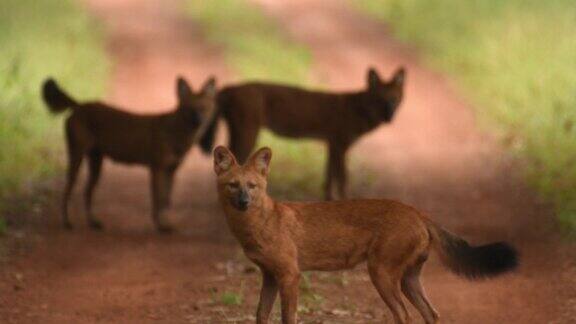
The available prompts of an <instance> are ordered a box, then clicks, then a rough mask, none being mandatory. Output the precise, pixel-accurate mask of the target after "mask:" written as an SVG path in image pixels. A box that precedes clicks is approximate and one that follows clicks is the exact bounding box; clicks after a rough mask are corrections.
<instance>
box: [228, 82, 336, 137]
mask: <svg viewBox="0 0 576 324" xmlns="http://www.w3.org/2000/svg"><path fill="white" fill-rule="evenodd" d="M343 99H344V97H343V96H342V95H339V94H332V93H326V92H319V91H310V90H305V89H302V88H298V87H292V86H285V85H278V84H271V83H246V84H242V85H238V86H231V87H226V88H224V89H223V90H222V91H221V92H220V93H219V96H218V104H219V107H221V109H222V113H223V114H224V117H225V118H226V120H227V121H228V122H229V123H231V124H243V125H248V126H247V127H260V125H262V126H265V127H267V128H269V129H271V130H273V131H274V132H276V133H277V134H279V135H284V136H290V137H313V138H324V137H325V136H326V135H327V134H329V133H331V132H333V129H332V127H333V126H334V124H335V123H334V122H336V121H337V120H338V115H339V113H341V107H342V105H343V103H344V102H343ZM319 117H321V118H319ZM251 121H255V122H251ZM256 123H257V124H258V125H256ZM245 127H246V126H245Z"/></svg>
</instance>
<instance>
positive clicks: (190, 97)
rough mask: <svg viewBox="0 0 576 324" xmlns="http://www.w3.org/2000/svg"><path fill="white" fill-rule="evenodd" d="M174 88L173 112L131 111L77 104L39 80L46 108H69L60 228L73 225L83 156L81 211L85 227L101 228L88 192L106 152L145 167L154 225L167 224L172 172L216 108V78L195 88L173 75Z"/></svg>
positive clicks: (51, 83)
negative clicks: (72, 211) (84, 178)
mask: <svg viewBox="0 0 576 324" xmlns="http://www.w3.org/2000/svg"><path fill="white" fill-rule="evenodd" d="M176 87H177V95H178V106H177V108H176V109H175V110H174V111H172V112H170V113H165V114H158V115H136V114H131V113H128V112H124V111H121V110H118V109H116V108H114V107H111V106H108V105H106V104H104V103H101V102H88V103H78V102H77V101H76V100H74V99H72V98H71V97H70V96H68V95H67V94H66V93H64V91H62V90H61V89H60V88H59V87H58V85H57V84H56V82H55V81H54V80H52V79H49V80H47V81H46V82H45V83H44V85H43V97H44V101H45V102H46V104H47V105H48V108H50V111H51V112H53V113H61V112H64V111H66V110H71V112H72V113H71V114H70V116H69V117H68V118H67V120H66V129H65V130H66V140H67V148H68V176H67V181H66V188H65V190H64V197H63V201H62V217H63V222H64V226H65V227H67V228H72V224H71V223H70V220H69V217H68V201H69V200H70V195H71V193H72V189H73V188H74V183H75V182H76V177H77V175H78V171H79V169H80V166H81V164H82V159H83V158H84V156H86V157H87V158H88V163H89V169H88V170H89V178H88V181H87V184H86V189H85V192H84V199H85V206H84V207H85V213H86V217H87V218H88V223H89V225H90V227H92V228H94V229H101V228H102V223H101V222H100V221H99V220H98V219H97V218H96V217H95V216H94V215H93V212H92V196H93V193H94V188H95V187H96V185H97V183H98V179H99V178H100V173H101V169H102V160H103V158H104V157H105V156H107V157H110V158H111V159H113V160H115V161H118V162H122V163H129V164H141V165H145V166H147V167H148V168H149V169H150V177H151V191H152V218H153V220H154V224H155V226H156V229H157V230H158V231H161V232H167V231H170V230H171V229H172V228H171V227H170V226H169V225H168V224H166V223H165V222H164V221H163V220H162V212H163V211H164V210H165V209H166V208H167V207H168V206H169V205H170V196H171V192H172V187H173V180H174V173H175V172H176V170H177V168H178V166H179V165H180V163H181V162H182V159H183V158H184V155H185V154H186V152H188V150H189V149H190V147H191V146H192V144H193V143H194V142H195V141H196V139H197V137H198V136H201V135H202V133H203V131H204V129H205V128H206V126H207V125H208V121H209V120H210V119H211V118H212V116H213V114H214V112H215V107H214V106H215V95H216V81H215V79H214V78H210V79H209V80H208V81H206V83H205V84H204V86H203V87H202V89H201V90H200V91H199V92H197V93H194V92H193V91H192V89H191V88H190V86H189V85H188V83H187V82H186V81H185V80H184V79H182V78H179V79H178V81H177V86H176Z"/></svg>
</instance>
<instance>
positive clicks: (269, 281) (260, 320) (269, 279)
mask: <svg viewBox="0 0 576 324" xmlns="http://www.w3.org/2000/svg"><path fill="white" fill-rule="evenodd" d="M260 270H261V271H262V290H261V291H260V302H259V303H258V311H257V313H256V323H257V324H267V323H268V319H269V318H270V313H271V312H272V307H273V306H274V301H275V300H276V295H278V284H277V283H276V279H275V278H274V275H272V274H271V273H270V272H269V271H268V270H266V269H264V268H260Z"/></svg>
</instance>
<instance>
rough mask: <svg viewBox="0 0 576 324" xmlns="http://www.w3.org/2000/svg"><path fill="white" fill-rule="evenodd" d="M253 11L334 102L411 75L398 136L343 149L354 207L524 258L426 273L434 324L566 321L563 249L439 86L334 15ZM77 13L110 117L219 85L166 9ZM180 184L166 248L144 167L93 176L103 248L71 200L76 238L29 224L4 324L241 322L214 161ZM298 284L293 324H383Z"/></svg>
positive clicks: (352, 300)
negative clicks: (413, 215)
mask: <svg viewBox="0 0 576 324" xmlns="http://www.w3.org/2000/svg"><path fill="white" fill-rule="evenodd" d="M254 3H255V4H256V5H259V6H261V7H262V8H263V9H264V10H265V12H266V13H267V14H269V15H270V16H271V17H273V18H275V19H277V20H278V21H279V23H280V24H281V26H284V27H285V28H286V31H287V33H288V34H289V35H291V37H293V38H294V39H296V40H298V41H300V42H302V43H304V44H307V45H308V46H309V47H310V48H311V50H312V53H313V57H314V70H313V76H314V78H316V80H318V82H319V83H321V84H324V85H326V86H329V87H330V88H336V89H353V88H357V87H359V86H361V85H362V84H363V80H364V73H365V70H366V67H367V66H369V65H374V66H376V67H378V68H379V69H380V70H381V71H382V72H385V73H391V72H392V71H393V69H394V68H395V67H396V66H398V65H400V64H401V65H404V66H406V67H407V69H408V71H409V72H408V73H409V74H408V83H407V84H408V89H407V94H406V101H405V103H404V104H403V106H402V108H401V111H400V113H399V115H398V117H397V119H396V120H395V122H394V124H393V125H391V126H389V127H381V128H380V129H378V130H377V131H375V132H374V133H372V134H370V135H369V136H366V138H365V139H363V140H362V141H361V142H360V143H359V144H358V145H357V147H355V148H354V150H353V153H352V154H353V155H354V156H356V157H358V159H360V160H361V163H363V164H365V165H366V166H367V167H368V168H369V169H370V170H371V171H370V172H371V173H372V174H373V175H374V178H375V179H376V180H375V183H373V184H372V185H371V186H369V187H366V188H365V187H355V188H353V192H352V194H353V195H354V196H371V197H392V198H398V199H401V200H403V201H405V202H408V203H411V204H414V205H415V206H417V207H419V208H420V209H423V210H425V211H426V212H428V213H429V214H430V215H432V217H433V218H435V219H437V220H438V221H439V222H441V223H443V224H445V225H446V227H448V228H450V229H451V230H453V231H455V232H458V233H460V234H462V235H463V236H465V237H466V238H468V239H470V240H471V241H472V242H476V243H482V242H485V241H487V240H492V239H505V240H509V241H511V242H512V243H513V244H515V245H516V246H517V247H518V249H519V250H520V252H521V257H522V266H521V268H520V270H519V271H518V272H516V273H514V274H510V275H506V276H503V277H501V278H498V279H496V280H493V281H483V282H473V283H470V282H467V281H464V280H462V279H459V278H456V277H455V276H453V275H451V274H449V273H448V272H447V271H446V270H445V269H444V268H443V267H441V266H440V265H439V264H438V262H437V260H436V258H432V260H431V262H429V263H428V265H427V267H426V270H425V275H424V279H423V280H424V283H425V287H426V288H427V290H428V292H429V295H430V298H431V300H432V302H433V303H434V304H435V305H436V307H437V309H438V311H439V313H440V314H441V316H442V319H443V322H444V323H478V324H480V323H483V324H484V323H573V322H574V321H576V317H575V310H574V308H576V301H575V300H576V294H575V289H574V288H575V287H576V283H575V282H574V280H575V279H574V278H576V272H575V271H574V269H575V268H576V264H575V261H574V260H576V258H575V255H574V252H573V251H574V246H573V245H571V244H569V243H567V242H561V240H560V239H559V235H558V234H557V232H556V230H555V228H554V224H553V221H552V217H553V216H552V214H551V211H550V209H549V208H548V207H547V206H546V205H544V204H543V203H541V202H539V200H538V199H537V197H536V196H535V195H534V194H533V193H532V192H531V191H530V190H528V189H527V188H526V186H524V185H523V183H522V181H521V178H520V176H519V175H518V172H517V171H516V170H517V167H516V165H517V164H516V163H514V161H512V159H511V158H510V157H508V156H506V154H504V153H503V152H502V150H501V149H500V148H499V147H498V145H496V143H495V141H494V139H493V138H490V137H489V136H487V135H486V134H484V133H482V132H481V131H480V130H479V129H478V127H477V126H476V122H475V119H474V115H473V114H472V109H471V108H470V107H469V106H468V105H467V104H466V102H465V101H464V100H462V99H461V98H460V97H459V95H458V94H457V92H456V91H455V88H454V87H453V86H452V85H451V84H450V83H449V82H448V81H447V80H445V79H444V78H443V77H442V76H441V75H439V74H437V73H434V72H431V71H430V70H428V69H426V68H425V67H423V66H422V65H421V64H420V63H419V60H418V58H417V56H415V55H414V51H413V50H412V49H410V48H407V47H405V46H402V45H400V44H398V43H397V42H395V41H393V40H392V38H391V37H390V35H389V34H388V32H387V29H386V28H385V27H384V26H382V25H380V24H378V23H376V22H374V21H371V20H369V19H366V18H365V17H362V16H360V15H359V14H357V13H354V12H353V11H352V10H350V8H349V7H348V6H347V3H345V2H342V1H330V2H328V1H319V0H318V1H314V0H292V1H276V0H254ZM88 8H89V9H90V10H92V11H93V12H94V13H95V14H96V15H97V16H98V17H99V18H101V19H102V21H103V22H104V24H105V25H106V26H107V34H108V39H109V44H110V53H111V55H112V58H113V60H114V73H113V79H112V83H111V88H110V92H109V93H110V95H109V97H108V100H109V101H110V102H113V103H116V104H118V105H121V106H124V107H134V108H136V110H137V111H141V112H153V111H160V110H161V109H162V108H169V107H170V106H171V105H172V104H174V102H175V97H174V79H175V76H176V75H178V74H183V75H185V76H187V77H189V79H190V80H191V82H192V83H193V84H194V85H199V83H200V82H201V81H202V80H203V79H204V78H205V77H206V76H207V75H209V74H215V75H217V76H218V77H219V78H220V80H227V79H229V78H230V74H229V73H228V71H227V70H226V68H225V64H224V63H223V61H222V59H221V55H220V52H219V49H218V48H215V47H213V46H212V45H209V44H207V43H206V42H204V41H203V40H202V37H201V33H200V32H199V30H198V28H197V26H195V25H194V24H193V23H191V22H190V21H188V20H186V19H185V18H184V17H183V16H181V14H180V12H179V10H178V6H177V2H175V1H166V0H164V1H153V0H146V1H138V0H122V1H118V0H105V1H103V0H91V1H89V2H88ZM179 174H180V176H179V178H178V182H177V187H176V188H175V193H176V196H175V197H174V198H175V199H174V202H175V205H174V208H173V211H172V212H171V213H170V218H171V220H172V222H173V223H175V224H176V225H177V227H178V228H180V229H181V230H180V231H179V232H178V233H176V234H174V235H170V236H166V235H158V234H156V233H155V232H154V231H153V227H152V224H151V221H150V216H149V199H148V198H149V197H148V196H149V194H148V179H147V173H146V171H145V170H143V169H140V168H127V167H124V166H116V165H112V164H111V163H107V164H105V170H104V177H103V182H102V184H101V186H100V187H99V189H98V193H97V198H96V199H97V200H96V208H97V211H98V213H99V215H100V216H101V218H102V220H103V221H104V223H105V225H106V231H104V232H102V233H94V232H91V231H90V230H88V229H87V228H86V226H85V222H84V219H83V217H82V216H81V208H80V206H81V203H80V199H79V198H80V197H79V195H78V197H76V199H75V201H76V205H77V206H76V209H75V213H74V214H75V215H76V216H75V217H74V219H73V220H74V223H75V224H76V225H77V226H76V229H75V230H74V231H73V232H65V231H63V230H62V229H61V228H60V226H59V223H58V208H57V206H58V205H57V202H56V200H55V201H54V202H53V203H50V204H49V205H48V207H47V208H46V209H45V210H42V211H41V214H42V215H41V217H40V219H41V220H40V221H36V222H32V223H33V225H31V227H32V228H31V229H29V230H28V229H26V227H25V228H23V229H22V231H23V233H25V235H28V236H30V237H33V239H32V243H30V244H29V247H28V248H27V249H24V251H21V252H20V253H18V255H17V256H15V257H14V258H13V260H12V261H11V263H10V264H8V265H7V268H6V269H4V270H3V271H1V273H2V276H3V279H5V280H3V283H2V284H0V289H1V293H0V319H2V321H5V322H8V323H96V322H102V323H112V322H114V323H147V322H163V323H223V322H251V321H253V320H254V318H253V316H252V314H253V312H254V309H255V304H256V298H257V291H258V286H257V285H258V282H259V278H258V274H257V273H254V272H253V269H252V268H251V267H250V266H249V263H247V262H246V261H245V259H243V257H242V256H241V253H240V251H239V249H238V247H237V246H236V244H235V242H234V240H233V239H232V238H231V236H230V235H229V233H228V231H227V229H226V227H225V224H224V222H223V218H222V215H221V214H220V212H219V209H218V206H217V205H216V200H215V193H214V188H213V176H212V172H211V164H210V160H209V159H208V158H206V157H203V156H202V155H201V154H200V153H199V152H198V150H197V149H194V151H193V152H192V154H190V156H189V158H188V159H187V162H186V164H185V166H184V167H183V168H182V169H181V170H180V173H179ZM352 176H353V175H352ZM55 188H59V184H57V185H56V187H55ZM55 190H57V189H55ZM26 216H27V215H22V217H26ZM310 279H311V280H310V282H311V287H309V288H307V289H305V292H304V294H303V297H302V303H301V304H302V307H301V311H300V313H301V319H302V320H303V321H304V322H306V323H381V322H383V321H384V322H386V321H388V320H389V315H388V313H387V311H386V309H385V307H384V305H383V303H382V302H381V301H380V300H379V298H378V296H377V294H376V292H375V291H374V290H373V289H372V287H371V285H370V283H369V280H368V277H367V275H366V274H365V271H364V269H363V267H359V269H357V270H355V271H349V272H346V273H345V274H344V275H341V274H313V275H311V276H310ZM227 297H228V298H227ZM232 297H233V298H232ZM236 297H242V298H243V300H242V305H233V304H235V302H236V301H235V300H234V299H236ZM413 314H415V313H414V312H413ZM415 318H417V317H415Z"/></svg>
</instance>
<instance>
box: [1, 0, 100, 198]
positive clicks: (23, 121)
mask: <svg viewBox="0 0 576 324" xmlns="http://www.w3.org/2000/svg"><path fill="white" fill-rule="evenodd" d="M95 27H96V26H94V24H93V22H92V21H91V20H90V19H89V17H87V16H86V14H85V13H84V12H83V11H82V10H81V9H80V8H78V7H77V5H76V2H75V1H72V0H60V1H52V0H2V4H1V7H0V44H1V49H0V147H2V150H1V151H0V202H1V201H2V198H5V197H6V196H7V195H9V194H11V193H12V192H13V191H14V190H18V189H21V188H22V186H23V185H25V184H27V183H31V182H32V181H33V180H38V179H39V178H41V177H43V176H46V175H48V174H50V173H51V172H53V171H54V170H55V168H56V165H57V163H55V162H56V160H57V159H58V158H61V154H59V153H61V152H59V151H60V150H61V148H62V143H63V141H62V137H61V129H62V123H61V120H60V119H54V118H52V117H51V116H50V115H49V113H48V110H47V109H46V108H45V106H44V105H43V103H42V101H41V98H40V85H41V83H42V81H43V80H44V79H45V78H46V77H47V76H54V77H55V78H57V79H58V81H60V82H61V83H62V84H64V85H65V86H66V88H67V89H70V91H72V92H73V93H74V94H77V95H78V96H79V97H92V96H96V95H98V94H100V93H101V92H102V90H103V85H104V81H105V77H106V73H107V68H108V64H107V61H106V58H105V53H104V51H103V46H102V42H101V39H100V35H99V33H98V32H95V31H94V30H95ZM0 207H1V205H0Z"/></svg>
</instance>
